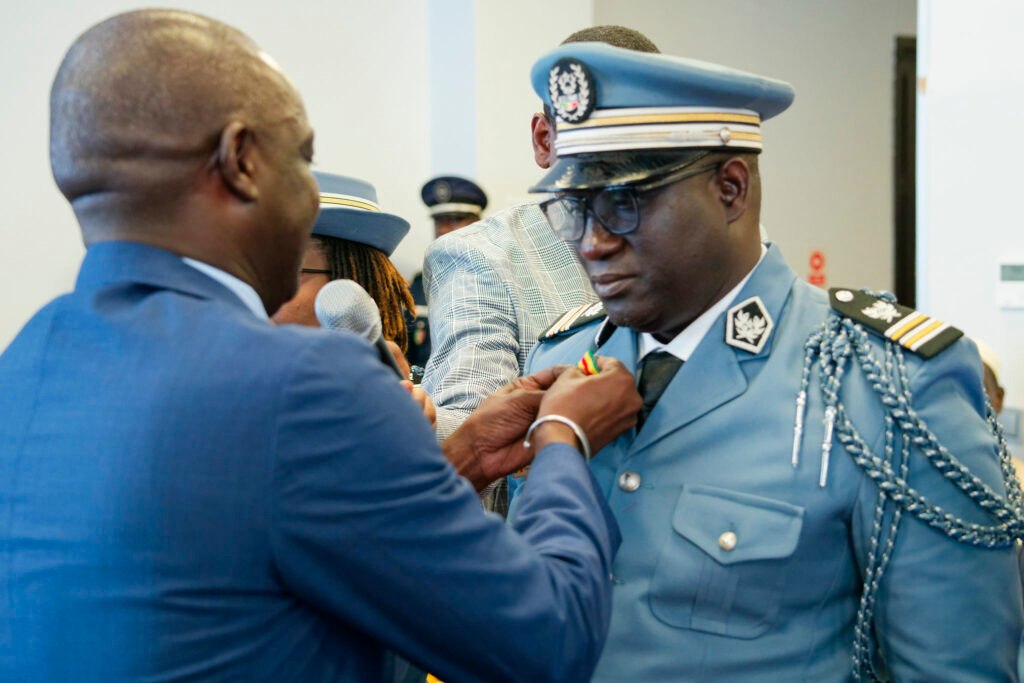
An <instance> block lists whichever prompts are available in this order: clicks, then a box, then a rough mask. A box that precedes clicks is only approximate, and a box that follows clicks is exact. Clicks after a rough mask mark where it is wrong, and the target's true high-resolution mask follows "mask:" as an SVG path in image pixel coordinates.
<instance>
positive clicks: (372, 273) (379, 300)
mask: <svg viewBox="0 0 1024 683" xmlns="http://www.w3.org/2000/svg"><path fill="white" fill-rule="evenodd" d="M313 239H314V240H315V241H316V244H317V247H318V248H319V249H320V251H321V253H323V255H324V256H325V257H326V258H327V268H328V269H329V270H330V271H331V273H330V279H331V280H340V279H347V280H354V281H356V282H357V283H359V285H360V286H361V287H362V288H363V289H365V290H366V291H367V293H368V294H369V295H370V298H372V299H373V300H374V302H376V304H377V308H379V309H380V322H381V333H382V334H383V335H384V338H385V339H388V340H390V341H393V342H395V343H396V344H398V346H399V348H401V349H402V352H403V353H404V352H406V351H407V350H408V347H409V332H408V329H407V327H406V322H405V320H406V312H407V311H414V310H415V309H416V304H415V302H413V299H412V294H411V293H410V292H409V285H408V284H406V282H405V278H403V277H402V275H401V274H400V273H399V272H398V269H397V268H395V264H393V263H392V262H391V259H389V258H388V257H387V254H385V253H384V252H383V251H381V250H380V249H376V248H374V247H371V246H369V245H366V244H362V243H361V242H352V241H350V240H345V239H341V238H340V237H329V236H327V235H313Z"/></svg>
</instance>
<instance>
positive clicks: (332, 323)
mask: <svg viewBox="0 0 1024 683" xmlns="http://www.w3.org/2000/svg"><path fill="white" fill-rule="evenodd" d="M313 310H314V312H315V313H316V319H317V321H319V323H320V326H321V327H324V328H326V329H329V330H347V331H349V332H354V333H355V334H358V335H359V336H360V337H362V338H363V339H366V340H367V341H369V342H371V343H376V342H377V340H378V339H380V336H381V326H380V309H378V308H377V304H376V302H374V300H373V299H372V298H371V297H370V295H369V294H367V293H366V290H365V289H363V288H362V287H360V286H359V284H358V283H356V282H353V281H352V280H332V281H331V282H328V283H327V284H326V285H324V286H323V288H322V289H321V290H320V292H319V293H318V294H317V295H316V300H315V301H314V303H313Z"/></svg>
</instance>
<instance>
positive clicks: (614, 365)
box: [595, 356, 633, 375]
mask: <svg viewBox="0 0 1024 683" xmlns="http://www.w3.org/2000/svg"><path fill="white" fill-rule="evenodd" d="M595 360H596V361H597V369H598V370H600V371H601V372H602V373H605V372H629V369H628V368H627V367H626V366H625V365H623V364H622V362H621V361H620V360H619V359H618V358H611V357H610V356H597V358H596V359H595ZM629 374H631V375H632V374H633V373H632V372H629Z"/></svg>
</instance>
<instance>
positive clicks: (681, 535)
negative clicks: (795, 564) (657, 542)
mask: <svg viewBox="0 0 1024 683" xmlns="http://www.w3.org/2000/svg"><path fill="white" fill-rule="evenodd" d="M803 516H804V509H803V508H801V507H798V506H795V505H790V504H789V503H784V502H782V501H777V500H772V499H770V498H762V497H760V496H752V495H749V494H746V493H739V492H738V491H730V490H728V489H721V488H716V487H713V486H697V485H687V486H684V487H683V491H682V493H680V495H679V500H678V501H677V503H676V509H675V511H674V513H673V515H672V531H673V533H672V534H671V537H670V539H669V541H668V543H667V544H666V546H665V547H664V548H663V549H662V552H661V556H660V557H659V558H658V562H657V566H656V567H655V570H654V576H653V578H652V580H651V592H650V603H651V611H652V612H653V613H654V615H655V616H656V617H657V618H658V619H660V620H661V621H663V622H665V623H666V624H669V625H671V626H675V627H677V628H689V629H693V630H696V631H704V632H706V633H714V634H716V635H723V636H731V637H734V638H756V637H757V636H759V635H761V634H762V633H764V632H765V631H767V630H768V629H769V628H771V627H772V625H773V624H774V623H775V620H776V618H777V617H778V612H779V607H780V604H781V601H782V593H783V590H784V586H785V583H786V578H787V572H788V569H789V565H790V562H789V559H790V557H791V556H792V554H793V551H794V550H796V547H797V543H798V541H799V539H800V529H801V527H802V525H803Z"/></svg>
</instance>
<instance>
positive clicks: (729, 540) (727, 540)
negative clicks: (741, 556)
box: [718, 531, 737, 553]
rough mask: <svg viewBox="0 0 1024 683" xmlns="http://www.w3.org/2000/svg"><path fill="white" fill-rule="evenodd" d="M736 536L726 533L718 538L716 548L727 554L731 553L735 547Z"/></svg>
mask: <svg viewBox="0 0 1024 683" xmlns="http://www.w3.org/2000/svg"><path fill="white" fill-rule="evenodd" d="M736 541H737V538H736V534H734V533H733V532H731V531H726V532H725V533H723V534H722V535H721V536H719V537H718V547H719V548H721V549H722V550H724V551H725V552H727V553H730V552H732V549H733V548H735V547H736Z"/></svg>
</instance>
